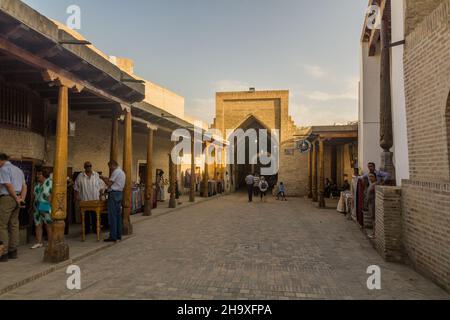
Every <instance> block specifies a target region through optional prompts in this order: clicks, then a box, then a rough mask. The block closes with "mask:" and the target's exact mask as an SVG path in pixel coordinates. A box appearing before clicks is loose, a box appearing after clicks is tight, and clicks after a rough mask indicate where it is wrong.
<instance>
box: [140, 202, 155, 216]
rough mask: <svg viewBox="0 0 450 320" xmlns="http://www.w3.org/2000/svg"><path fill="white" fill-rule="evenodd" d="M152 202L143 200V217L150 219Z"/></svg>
mask: <svg viewBox="0 0 450 320" xmlns="http://www.w3.org/2000/svg"><path fill="white" fill-rule="evenodd" d="M152 207H153V201H151V200H145V203H144V213H143V214H142V215H143V216H146V217H150V216H151V215H152Z"/></svg>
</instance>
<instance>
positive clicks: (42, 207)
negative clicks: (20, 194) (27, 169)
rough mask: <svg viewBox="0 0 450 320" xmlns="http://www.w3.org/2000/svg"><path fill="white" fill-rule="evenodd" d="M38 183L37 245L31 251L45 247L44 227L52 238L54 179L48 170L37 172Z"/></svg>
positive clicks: (36, 191)
mask: <svg viewBox="0 0 450 320" xmlns="http://www.w3.org/2000/svg"><path fill="white" fill-rule="evenodd" d="M36 180H37V183H36V185H35V186H34V190H33V191H34V213H33V218H34V224H35V228H36V229H35V230H36V243H35V244H34V245H33V246H32V247H31V248H30V249H39V248H42V247H43V246H44V242H43V240H42V231H43V225H45V229H46V230H47V239H49V240H50V239H51V237H52V227H51V225H52V223H53V220H52V213H51V212H52V204H51V201H52V199H51V198H52V184H53V183H52V179H51V178H50V174H49V172H48V171H47V170H44V169H37V170H36Z"/></svg>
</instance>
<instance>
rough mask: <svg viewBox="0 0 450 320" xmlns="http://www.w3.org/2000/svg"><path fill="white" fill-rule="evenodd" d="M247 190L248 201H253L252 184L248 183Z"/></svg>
mask: <svg viewBox="0 0 450 320" xmlns="http://www.w3.org/2000/svg"><path fill="white" fill-rule="evenodd" d="M247 190H248V201H249V202H252V201H253V184H248V185H247Z"/></svg>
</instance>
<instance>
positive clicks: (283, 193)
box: [277, 182, 287, 201]
mask: <svg viewBox="0 0 450 320" xmlns="http://www.w3.org/2000/svg"><path fill="white" fill-rule="evenodd" d="M280 197H281V201H283V200H284V201H287V199H286V188H285V186H284V184H283V182H280V185H279V186H278V194H277V200H280Z"/></svg>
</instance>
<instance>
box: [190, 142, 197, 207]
mask: <svg viewBox="0 0 450 320" xmlns="http://www.w3.org/2000/svg"><path fill="white" fill-rule="evenodd" d="M195 182H196V174H195V135H194V134H192V137H191V188H190V190H189V202H195Z"/></svg>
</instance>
